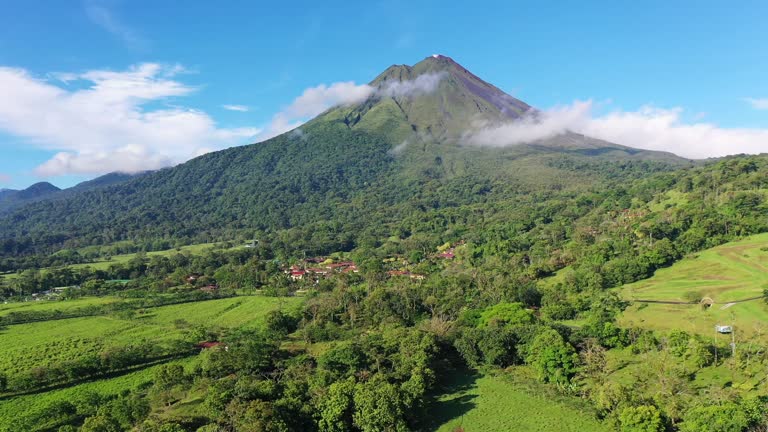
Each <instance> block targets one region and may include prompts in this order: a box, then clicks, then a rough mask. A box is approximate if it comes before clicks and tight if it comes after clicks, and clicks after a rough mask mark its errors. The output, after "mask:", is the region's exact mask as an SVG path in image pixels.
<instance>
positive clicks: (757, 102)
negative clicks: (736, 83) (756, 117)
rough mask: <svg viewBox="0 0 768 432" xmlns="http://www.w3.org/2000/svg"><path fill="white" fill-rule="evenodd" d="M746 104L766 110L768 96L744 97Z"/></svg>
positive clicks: (767, 107)
mask: <svg viewBox="0 0 768 432" xmlns="http://www.w3.org/2000/svg"><path fill="white" fill-rule="evenodd" d="M744 101H746V102H747V103H748V104H750V105H752V108H754V109H758V110H768V98H759V99H755V98H744Z"/></svg>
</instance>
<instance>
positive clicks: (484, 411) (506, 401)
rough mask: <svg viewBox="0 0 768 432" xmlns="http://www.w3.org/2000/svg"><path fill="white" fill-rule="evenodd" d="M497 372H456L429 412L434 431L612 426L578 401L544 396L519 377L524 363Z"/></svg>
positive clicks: (533, 431)
mask: <svg viewBox="0 0 768 432" xmlns="http://www.w3.org/2000/svg"><path fill="white" fill-rule="evenodd" d="M515 369H517V370H510V371H508V372H500V373H499V374H498V375H480V374H477V375H471V374H459V373H457V374H456V376H455V377H454V379H453V382H451V383H450V385H449V389H448V392H447V393H445V394H443V395H441V396H440V397H439V398H438V399H437V401H436V402H435V403H434V405H433V406H432V407H431V410H430V412H431V413H432V415H434V418H435V425H434V427H433V428H432V430H434V431H436V432H452V431H454V430H456V428H458V427H461V428H463V430H464V431H465V432H480V431H528V432H539V431H540V432H549V431H562V432H592V431H599V432H602V431H605V432H608V431H610V430H611V429H610V428H609V427H607V426H606V425H603V424H600V422H599V421H598V420H597V419H595V418H594V417H593V416H592V415H591V413H590V410H589V409H588V408H587V406H586V405H584V404H583V402H582V401H580V400H578V399H576V398H570V397H565V396H556V395H554V394H553V395H545V394H542V391H543V389H542V388H541V385H540V384H537V383H535V382H534V381H533V380H532V379H531V378H529V377H525V376H521V375H523V374H524V373H525V367H520V368H515Z"/></svg>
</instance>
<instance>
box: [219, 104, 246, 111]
mask: <svg viewBox="0 0 768 432" xmlns="http://www.w3.org/2000/svg"><path fill="white" fill-rule="evenodd" d="M221 107H222V108H224V109H225V110H227V111H239V112H248V111H250V110H251V109H250V108H249V107H247V106H245V105H222V106H221Z"/></svg>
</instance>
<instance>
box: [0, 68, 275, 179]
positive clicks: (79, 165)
mask: <svg viewBox="0 0 768 432" xmlns="http://www.w3.org/2000/svg"><path fill="white" fill-rule="evenodd" d="M180 71H181V68H180V67H178V66H170V67H167V66H162V65H159V64H154V63H145V64H140V65H137V66H134V67H131V68H130V69H129V70H127V71H121V72H114V71H105V70H94V71H88V72H85V73H81V74H66V77H67V82H68V83H69V85H67V86H66V87H60V86H58V85H55V84H54V83H51V82H49V81H44V80H39V79H36V78H35V77H33V76H32V75H31V74H29V73H28V72H27V71H25V70H23V69H13V68H5V67H0V94H3V98H0V131H4V132H6V133H9V134H12V135H15V136H19V137H22V138H26V139H27V141H28V142H29V143H30V144H32V145H35V146H37V147H42V148H45V149H50V150H57V151H59V153H58V154H56V155H55V156H54V157H53V158H52V159H51V160H49V161H47V162H45V163H44V164H42V165H41V166H39V167H38V169H37V172H38V174H40V175H44V176H56V175H63V174H101V173H106V172H110V171H126V172H135V171H142V170H147V169H157V168H161V167H164V166H168V165H173V164H176V163H179V162H183V161H186V160H188V159H189V158H191V157H194V156H195V155H197V154H199V152H200V150H201V149H221V148H224V147H228V146H231V145H235V144H242V143H243V141H244V140H246V139H248V138H249V137H253V136H255V135H257V134H258V133H259V132H260V130H258V129H255V128H241V129H220V128H218V127H217V126H216V124H215V122H214V121H213V119H211V118H210V117H209V116H208V115H207V114H206V113H204V112H201V111H197V110H194V109H188V108H181V107H156V104H157V103H161V102H164V101H167V100H168V99H169V98H173V97H180V96H185V95H188V94H189V93H191V92H193V91H194V90H195V89H194V88H192V87H189V86H187V85H185V84H183V83H181V82H179V81H176V80H174V79H173V75H174V74H176V73H178V72H180ZM72 84H77V85H76V86H75V85H72ZM70 87H72V88H70ZM150 103H153V104H155V105H153V107H152V108H151V109H150V108H148V107H147V105H149V104H150Z"/></svg>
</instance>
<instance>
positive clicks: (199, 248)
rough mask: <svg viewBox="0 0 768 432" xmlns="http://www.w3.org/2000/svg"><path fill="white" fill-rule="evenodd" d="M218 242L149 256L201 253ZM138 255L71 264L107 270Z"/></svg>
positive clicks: (149, 253)
mask: <svg viewBox="0 0 768 432" xmlns="http://www.w3.org/2000/svg"><path fill="white" fill-rule="evenodd" d="M216 245H217V243H200V244H194V245H189V246H182V247H180V248H178V249H168V250H164V251H154V252H147V257H153V256H165V257H167V256H172V255H175V254H177V253H188V254H191V255H201V254H203V253H205V252H207V251H209V250H212V249H214V248H215V247H216ZM135 256H136V254H135V253H132V254H123V255H114V256H112V257H111V259H110V260H107V261H97V262H94V263H86V264H73V265H71V266H69V267H70V268H73V269H76V268H84V267H90V268H92V269H94V270H107V269H109V266H111V265H113V264H122V263H126V262H128V261H130V260H131V259H133V258H134V257H135Z"/></svg>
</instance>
